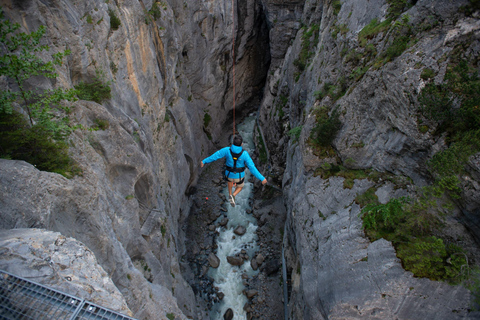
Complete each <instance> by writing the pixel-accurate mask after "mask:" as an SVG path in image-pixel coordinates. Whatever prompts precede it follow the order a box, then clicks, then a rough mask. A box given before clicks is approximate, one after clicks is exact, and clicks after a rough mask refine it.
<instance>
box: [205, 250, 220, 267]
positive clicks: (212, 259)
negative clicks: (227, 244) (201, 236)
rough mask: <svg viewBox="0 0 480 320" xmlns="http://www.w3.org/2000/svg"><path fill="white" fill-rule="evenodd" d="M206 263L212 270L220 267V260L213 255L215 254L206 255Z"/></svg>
mask: <svg viewBox="0 0 480 320" xmlns="http://www.w3.org/2000/svg"><path fill="white" fill-rule="evenodd" d="M208 263H209V264H210V266H211V267H212V268H218V266H219V265H220V259H219V258H218V257H217V256H216V255H215V253H213V252H210V254H209V255H208Z"/></svg>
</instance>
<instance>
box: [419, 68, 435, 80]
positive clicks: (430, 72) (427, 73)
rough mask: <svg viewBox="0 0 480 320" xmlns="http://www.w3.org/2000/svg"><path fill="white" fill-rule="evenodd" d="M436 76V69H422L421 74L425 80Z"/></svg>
mask: <svg viewBox="0 0 480 320" xmlns="http://www.w3.org/2000/svg"><path fill="white" fill-rule="evenodd" d="M434 77H435V71H433V70H432V69H430V68H425V69H423V70H422V74H421V75H420V78H422V79H423V80H429V79H432V78H434Z"/></svg>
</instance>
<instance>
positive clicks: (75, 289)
mask: <svg viewBox="0 0 480 320" xmlns="http://www.w3.org/2000/svg"><path fill="white" fill-rule="evenodd" d="M0 252H1V257H2V258H1V259H0V269H2V270H4V271H6V272H9V273H11V274H13V275H16V276H19V277H22V278H26V279H35V282H38V283H40V284H43V285H45V286H48V287H51V288H54V289H57V290H60V291H62V292H65V293H68V294H71V295H74V296H77V297H79V298H82V299H86V300H89V301H91V302H94V303H96V304H98V305H100V306H102V307H106V308H109V309H112V310H114V311H117V312H121V313H124V314H128V315H130V316H132V315H133V313H132V312H131V311H130V309H129V308H128V306H127V303H126V301H125V298H124V297H123V295H122V294H121V293H120V291H119V290H118V289H117V287H116V286H115V285H114V283H113V281H112V279H111V278H110V277H109V276H108V274H107V273H106V272H105V270H104V269H103V268H102V267H101V266H100V265H99V264H98V263H97V259H96V258H95V255H94V254H93V252H92V251H91V250H90V249H89V248H87V247H86V246H85V245H84V244H82V243H81V242H79V241H77V240H75V239H73V238H70V237H68V238H67V237H65V236H63V235H61V234H60V233H59V232H52V231H47V230H42V229H12V230H0ZM131 272H132V273H135V272H136V270H135V269H132V271H131ZM22 307H23V306H22Z"/></svg>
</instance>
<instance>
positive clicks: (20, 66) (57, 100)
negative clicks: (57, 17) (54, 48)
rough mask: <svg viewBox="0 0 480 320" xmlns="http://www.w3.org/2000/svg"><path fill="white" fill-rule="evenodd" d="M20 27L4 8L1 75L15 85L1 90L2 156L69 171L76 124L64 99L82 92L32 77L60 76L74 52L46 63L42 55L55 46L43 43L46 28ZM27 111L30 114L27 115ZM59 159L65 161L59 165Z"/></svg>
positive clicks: (0, 22) (0, 16)
mask: <svg viewBox="0 0 480 320" xmlns="http://www.w3.org/2000/svg"><path fill="white" fill-rule="evenodd" d="M19 29H20V25H19V24H18V23H17V24H13V23H11V22H10V21H9V20H8V19H5V17H4V14H3V11H1V10H0V76H4V77H6V79H7V81H9V84H10V88H8V87H7V88H2V89H1V90H0V137H1V141H0V155H1V156H2V157H7V158H13V159H20V160H25V161H27V162H30V163H32V164H34V165H36V166H37V167H38V168H39V169H43V170H48V171H57V172H60V173H63V174H65V172H66V171H68V166H70V165H71V161H70V160H69V157H68V155H67V151H68V146H67V145H66V143H65V139H66V138H67V137H68V135H69V134H70V132H71V128H70V126H69V125H68V124H69V123H68V117H67V116H66V113H65V111H68V107H67V106H66V105H65V104H64V103H63V101H65V100H66V101H73V100H75V99H76V91H75V90H74V89H63V88H56V89H41V88H38V87H34V86H32V85H31V84H30V83H29V80H31V79H32V78H33V77H40V78H41V77H44V78H50V79H55V78H56V77H57V76H58V74H57V73H56V72H55V66H57V65H61V64H62V59H63V58H64V57H65V56H66V55H68V54H69V53H70V52H69V51H68V50H66V51H64V52H59V53H56V54H53V55H52V60H50V61H43V60H42V59H41V58H40V57H39V55H40V54H41V53H42V52H43V51H48V50H49V47H48V46H47V45H44V44H41V38H42V37H43V35H44V34H45V27H43V26H41V27H39V28H38V30H37V31H34V32H32V33H24V32H20V31H19ZM15 106H18V107H21V109H20V108H18V107H17V108H15ZM22 109H23V110H24V111H25V113H26V117H25V116H22V112H20V111H21V110H22ZM46 152H48V153H49V154H50V156H49V157H48V160H45V159H44V157H43V155H42V154H44V153H46ZM56 157H58V159H60V158H61V159H63V160H62V161H59V162H58V163H56V162H55V158H56ZM41 159H44V160H41ZM65 159H68V160H69V161H66V160H65Z"/></svg>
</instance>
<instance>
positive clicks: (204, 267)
mask: <svg viewBox="0 0 480 320" xmlns="http://www.w3.org/2000/svg"><path fill="white" fill-rule="evenodd" d="M207 272H208V267H207V266H202V272H201V275H202V276H205V275H206V274H207Z"/></svg>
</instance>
